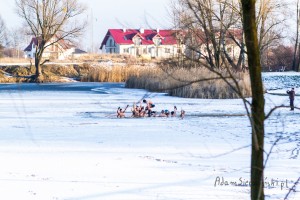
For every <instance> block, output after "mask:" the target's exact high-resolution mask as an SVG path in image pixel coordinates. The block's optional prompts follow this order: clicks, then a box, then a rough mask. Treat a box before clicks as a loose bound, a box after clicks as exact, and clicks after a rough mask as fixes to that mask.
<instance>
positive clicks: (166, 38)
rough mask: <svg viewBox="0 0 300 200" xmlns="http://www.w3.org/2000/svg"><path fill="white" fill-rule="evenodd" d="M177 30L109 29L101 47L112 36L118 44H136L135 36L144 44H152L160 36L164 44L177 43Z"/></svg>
mask: <svg viewBox="0 0 300 200" xmlns="http://www.w3.org/2000/svg"><path fill="white" fill-rule="evenodd" d="M175 33H176V30H153V29H143V31H141V29H108V31H107V33H106V35H105V37H104V39H103V41H102V43H101V47H100V49H102V47H103V46H104V45H105V44H106V42H107V40H108V39H109V37H110V36H111V37H112V38H113V39H114V41H115V43H116V44H119V45H120V44H124V45H126V44H127V45H130V44H134V43H133V41H132V39H133V38H134V37H140V38H141V42H142V43H141V44H142V45H152V44H154V43H153V40H152V39H153V38H154V37H159V38H161V39H162V41H161V44H162V45H175V44H177V40H176V37H175Z"/></svg>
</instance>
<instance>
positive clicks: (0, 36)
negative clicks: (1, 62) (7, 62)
mask: <svg viewBox="0 0 300 200" xmlns="http://www.w3.org/2000/svg"><path fill="white" fill-rule="evenodd" d="M5 32H6V27H5V23H4V21H3V19H2V17H1V16H0V51H1V50H2V49H3V46H4V41H5ZM1 55H2V53H1V52H0V57H1Z"/></svg>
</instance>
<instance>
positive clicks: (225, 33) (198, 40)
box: [175, 0, 276, 200]
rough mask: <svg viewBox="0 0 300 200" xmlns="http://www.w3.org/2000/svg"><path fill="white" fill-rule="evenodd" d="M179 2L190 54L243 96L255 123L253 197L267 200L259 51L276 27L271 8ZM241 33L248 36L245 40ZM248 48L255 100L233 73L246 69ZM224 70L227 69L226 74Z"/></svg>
mask: <svg viewBox="0 0 300 200" xmlns="http://www.w3.org/2000/svg"><path fill="white" fill-rule="evenodd" d="M262 1H263V0H262ZM179 2H180V5H181V6H183V9H178V8H180V6H178V7H175V8H176V9H177V13H179V14H178V15H177V17H179V22H178V26H179V27H180V28H181V29H183V30H184V33H185V37H186V38H185V39H184V40H185V44H187V49H188V50H189V51H192V52H191V53H190V52H187V54H186V58H187V59H188V60H190V61H192V62H193V65H194V66H195V65H197V66H198V67H206V68H207V69H210V71H211V72H213V73H214V74H215V75H216V76H217V77H219V78H221V79H223V80H224V81H225V82H226V83H227V84H228V85H230V87H231V88H233V90H234V91H235V92H236V93H237V94H238V95H239V97H240V98H242V99H243V102H244V106H245V109H246V111H247V114H248V117H249V120H250V123H251V127H252V155H251V199H252V200H262V199H264V188H263V171H264V157H263V156H264V121H265V113H264V103H265V102H264V90H263V83H262V77H261V70H262V69H261V61H260V55H261V50H262V49H263V48H264V44H265V41H264V40H265V39H266V33H268V31H270V30H271V28H270V27H268V28H267V21H268V18H267V17H269V14H270V12H271V11H270V12H267V11H269V10H268V9H267V8H264V9H263V8H261V7H259V6H258V8H259V9H261V10H260V12H261V13H263V14H260V16H259V17H257V16H256V15H255V13H256V10H257V9H256V8H257V7H256V4H255V3H256V2H257V1H256V0H241V1H238V0H231V1H225V0H179ZM264 6H265V5H264ZM178 11H179V12H178ZM275 24H276V23H275ZM275 24H273V25H272V27H274V26H275ZM235 29H237V30H240V31H241V32H240V34H236V33H237V32H236V31H234V30H235ZM258 29H259V34H258V31H257V30H258ZM240 35H245V38H243V37H241V36H240ZM229 41H232V42H233V43H234V45H235V47H238V48H239V51H238V53H239V58H238V59H236V60H235V59H234V57H230V53H229V48H228V43H229ZM244 41H245V43H246V47H247V48H246V50H245V49H244ZM245 52H246V53H247V60H248V69H249V76H250V82H251V90H252V91H251V92H252V102H250V101H248V100H247V99H246V98H245V96H243V93H242V92H241V88H240V86H239V84H238V82H239V81H238V79H237V78H236V76H235V74H234V71H235V72H236V71H239V70H238V69H242V68H241V66H242V60H243V54H244V53H245ZM219 69H225V70H226V71H227V73H226V76H224V74H223V73H221V72H220V70H219ZM217 77H216V78H217ZM197 81H202V80H197ZM190 83H191V82H190Z"/></svg>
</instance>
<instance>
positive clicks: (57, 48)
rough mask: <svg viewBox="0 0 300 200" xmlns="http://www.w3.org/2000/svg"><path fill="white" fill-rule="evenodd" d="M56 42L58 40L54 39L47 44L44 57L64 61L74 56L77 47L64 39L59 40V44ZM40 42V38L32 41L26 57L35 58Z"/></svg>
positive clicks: (25, 50)
mask: <svg viewBox="0 0 300 200" xmlns="http://www.w3.org/2000/svg"><path fill="white" fill-rule="evenodd" d="M56 40H57V38H56V37H53V38H52V39H51V40H50V41H49V42H47V43H46V46H48V47H47V48H46V49H45V50H44V52H43V55H42V57H43V58H48V59H59V60H64V59H65V58H68V57H70V56H72V54H73V53H74V52H75V46H74V45H72V44H70V43H68V42H66V41H65V40H63V39H61V40H59V41H58V42H55V41H56ZM39 42H40V39H39V38H36V37H34V38H32V39H31V42H30V44H29V45H28V46H27V47H26V48H25V49H24V52H25V57H27V58H34V56H35V52H36V48H37V47H38V44H39ZM53 42H54V43H53ZM51 43H53V44H51Z"/></svg>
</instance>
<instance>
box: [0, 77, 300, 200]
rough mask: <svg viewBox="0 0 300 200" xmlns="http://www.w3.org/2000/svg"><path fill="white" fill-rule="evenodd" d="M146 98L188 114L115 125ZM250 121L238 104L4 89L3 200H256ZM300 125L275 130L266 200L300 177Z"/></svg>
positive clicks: (281, 118)
mask: <svg viewBox="0 0 300 200" xmlns="http://www.w3.org/2000/svg"><path fill="white" fill-rule="evenodd" d="M268 81H269V82H268V84H269V85H276V83H274V82H273V83H272V81H275V82H276V81H278V79H272V80H271V81H270V79H268ZM280 84H281V83H278V84H277V85H280ZM288 87H290V85H288ZM295 87H296V86H295ZM269 88H270V89H274V88H271V87H269ZM267 89H268V88H267ZM276 89H278V90H277V91H279V90H280V91H285V90H287V89H289V88H285V87H281V88H278V87H277V88H276ZM273 92H274V91H273ZM296 92H297V88H296ZM279 93H280V92H279ZM275 94H276V92H275ZM282 94H284V93H282ZM142 97H146V98H151V100H152V101H153V102H154V103H155V104H156V107H155V108H156V110H157V111H160V110H162V109H169V110H172V107H173V106H174V105H176V106H177V108H178V109H179V110H180V109H184V110H185V111H186V113H187V115H186V117H185V118H184V119H180V118H179V117H175V118H160V117H156V118H143V119H141V118H139V119H137V118H125V119H117V118H116V115H115V113H116V109H117V108H118V107H119V106H121V107H125V106H126V105H127V104H129V105H132V104H133V102H136V101H138V100H140V99H141V98H142ZM265 98H266V111H268V110H269V109H271V108H272V107H273V106H275V105H282V104H284V105H288V103H289V100H288V97H287V96H286V95H274V94H266V96H265ZM295 104H296V106H297V105H299V103H298V99H297V98H296V102H295ZM245 114H246V112H245V109H244V107H243V104H242V102H241V100H238V99H234V100H232V99H231V100H212V99H206V100H205V99H188V98H178V97H169V96H167V95H166V94H161V93H149V92H147V91H145V90H138V89H126V88H124V85H123V84H116V83H66V84H41V85H38V84H1V85H0V128H1V133H0V163H1V164H0V165H1V167H0V169H1V170H0V199H5V200H15V199H16V200H177V199H183V200H192V199H197V200H199V199H218V200H220V199H228V200H231V199H243V200H244V199H250V194H249V193H250V187H249V183H248V182H247V181H249V179H250V155H251V150H250V145H251V134H250V132H251V129H250V125H249V121H248V119H247V116H246V115H245ZM126 115H127V116H130V115H131V114H130V111H129V110H128V112H127V113H126ZM299 116H300V111H298V110H296V111H294V112H290V111H289V109H288V108H282V109H279V110H277V111H276V112H275V113H274V115H272V117H271V118H270V119H269V120H267V122H266V126H267V127H266V152H268V151H269V150H270V149H271V147H272V144H273V143H274V141H276V140H277V139H278V138H279V141H278V144H277V145H276V146H275V147H274V148H273V151H272V154H270V158H269V160H268V163H267V166H266V171H265V182H266V188H265V193H266V199H283V198H284V197H285V195H286V194H287V193H288V191H289V188H290V187H292V186H293V183H294V182H295V181H296V180H297V179H298V178H299V175H300V167H299V164H300V161H299V157H298V153H299V150H300V131H299V130H300V125H299ZM226 183H228V185H227V184H226ZM299 187H300V186H298V187H297V188H296V191H299ZM299 198H300V194H299V193H297V192H296V193H295V192H292V193H291V194H290V196H289V199H299Z"/></svg>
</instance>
